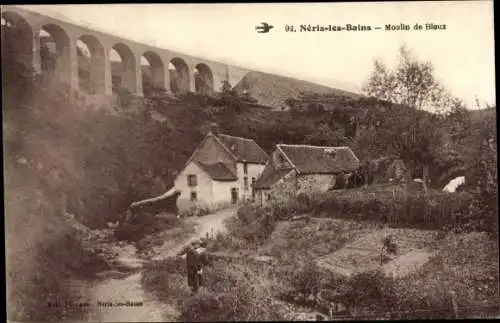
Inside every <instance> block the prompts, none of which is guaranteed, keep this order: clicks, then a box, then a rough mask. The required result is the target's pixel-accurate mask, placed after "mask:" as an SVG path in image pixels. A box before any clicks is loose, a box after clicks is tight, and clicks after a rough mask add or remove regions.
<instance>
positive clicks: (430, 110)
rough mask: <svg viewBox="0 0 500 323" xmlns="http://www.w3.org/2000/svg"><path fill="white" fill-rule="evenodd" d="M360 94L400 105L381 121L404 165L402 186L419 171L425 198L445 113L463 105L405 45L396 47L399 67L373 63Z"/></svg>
mask: <svg viewBox="0 0 500 323" xmlns="http://www.w3.org/2000/svg"><path fill="white" fill-rule="evenodd" d="M363 91H364V92H365V93H366V94H367V95H368V96H371V97H375V98H377V99H380V100H384V101H388V102H391V103H392V104H394V105H397V106H400V109H399V111H400V112H402V113H398V114H396V116H397V117H393V118H391V120H388V122H385V125H386V127H388V128H389V129H392V130H393V131H392V132H393V136H392V138H388V140H390V142H391V146H392V148H393V149H394V150H395V152H396V154H397V155H399V156H398V157H399V158H400V159H401V160H403V162H404V163H405V165H406V166H407V167H406V168H407V172H406V174H405V175H406V176H405V182H406V183H409V182H410V181H411V176H412V171H414V170H415V169H416V168H418V167H422V168H423V182H424V190H425V193H426V196H427V185H428V183H429V179H428V174H429V165H431V164H432V163H433V162H434V161H435V159H436V158H439V154H440V153H441V151H440V149H441V148H442V146H443V145H442V141H443V134H444V133H443V130H442V125H443V124H444V121H445V120H446V118H445V113H453V111H456V110H458V109H464V104H463V103H462V102H461V101H460V100H459V99H457V98H456V97H454V96H452V95H451V94H450V93H448V92H447V91H446V89H445V88H444V87H443V85H441V84H440V82H439V81H438V80H437V79H436V77H435V76H434V68H433V65H432V63H431V62H428V61H424V62H422V61H419V60H417V58H416V57H415V56H414V55H413V53H412V52H411V51H410V50H409V49H408V48H407V47H406V46H402V47H400V49H399V64H398V65H397V67H396V68H395V69H394V70H392V69H389V68H387V67H386V66H385V65H384V63H383V62H382V61H380V60H378V59H376V60H375V62H374V70H373V72H372V74H371V76H370V77H369V79H368V81H367V82H366V84H365V85H364V87H363ZM394 132H395V133H397V135H396V136H394Z"/></svg>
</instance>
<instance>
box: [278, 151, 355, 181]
mask: <svg viewBox="0 0 500 323" xmlns="http://www.w3.org/2000/svg"><path fill="white" fill-rule="evenodd" d="M277 147H278V149H281V150H282V151H283V153H284V154H285V155H286V156H287V157H288V159H289V160H290V161H291V162H292V164H293V165H294V166H295V167H296V168H297V169H298V171H299V172H300V173H301V174H330V173H338V172H342V171H354V170H356V169H357V168H358V167H359V164H360V163H359V159H358V158H357V157H356V155H354V152H353V151H352V150H351V149H350V148H349V147H321V146H309V145H285V144H279V145H277Z"/></svg>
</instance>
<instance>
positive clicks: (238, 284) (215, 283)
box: [180, 262, 282, 322]
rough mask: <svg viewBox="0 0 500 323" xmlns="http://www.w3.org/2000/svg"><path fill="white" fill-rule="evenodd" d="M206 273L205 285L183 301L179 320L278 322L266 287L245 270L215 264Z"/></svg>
mask: <svg viewBox="0 0 500 323" xmlns="http://www.w3.org/2000/svg"><path fill="white" fill-rule="evenodd" d="M205 273H206V286H205V288H204V289H202V290H201V292H199V293H198V294H197V295H196V296H194V297H192V298H190V299H189V300H187V301H186V302H184V304H183V306H182V309H181V317H180V319H181V320H182V321H187V322H192V321H210V322H215V321H256V320H259V321H260V320H280V319H282V317H281V316H280V315H279V312H278V311H277V309H276V307H275V306H274V303H273V301H272V298H271V295H270V293H269V286H268V285H266V283H265V281H264V279H263V277H259V276H258V275H257V274H256V273H255V272H253V271H251V270H249V269H248V268H246V267H241V266H237V265H228V264H227V263H225V262H216V263H214V266H213V267H209V268H207V269H206V271H205Z"/></svg>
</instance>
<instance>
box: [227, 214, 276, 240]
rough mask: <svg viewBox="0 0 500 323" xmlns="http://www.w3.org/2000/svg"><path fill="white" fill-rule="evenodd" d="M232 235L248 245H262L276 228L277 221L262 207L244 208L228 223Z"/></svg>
mask: <svg viewBox="0 0 500 323" xmlns="http://www.w3.org/2000/svg"><path fill="white" fill-rule="evenodd" d="M226 226H227V230H228V232H229V234H230V235H232V236H233V237H235V238H237V239H241V240H244V241H245V242H246V243H252V244H257V245H260V244H262V243H263V242H264V241H265V240H266V239H267V238H269V236H270V235H271V233H272V232H273V231H274V228H275V227H276V219H275V217H274V215H273V214H272V213H271V212H268V211H267V210H266V209H264V208H261V207H256V208H254V207H251V206H244V207H242V208H240V209H239V210H238V213H237V216H236V217H235V218H231V219H229V220H228V222H227V225H226Z"/></svg>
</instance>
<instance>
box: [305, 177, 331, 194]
mask: <svg viewBox="0 0 500 323" xmlns="http://www.w3.org/2000/svg"><path fill="white" fill-rule="evenodd" d="M335 181H336V175H335V174H310V175H300V176H298V177H297V194H299V193H305V194H307V195H309V194H313V193H322V192H326V191H328V190H329V189H332V188H333V187H335Z"/></svg>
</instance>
